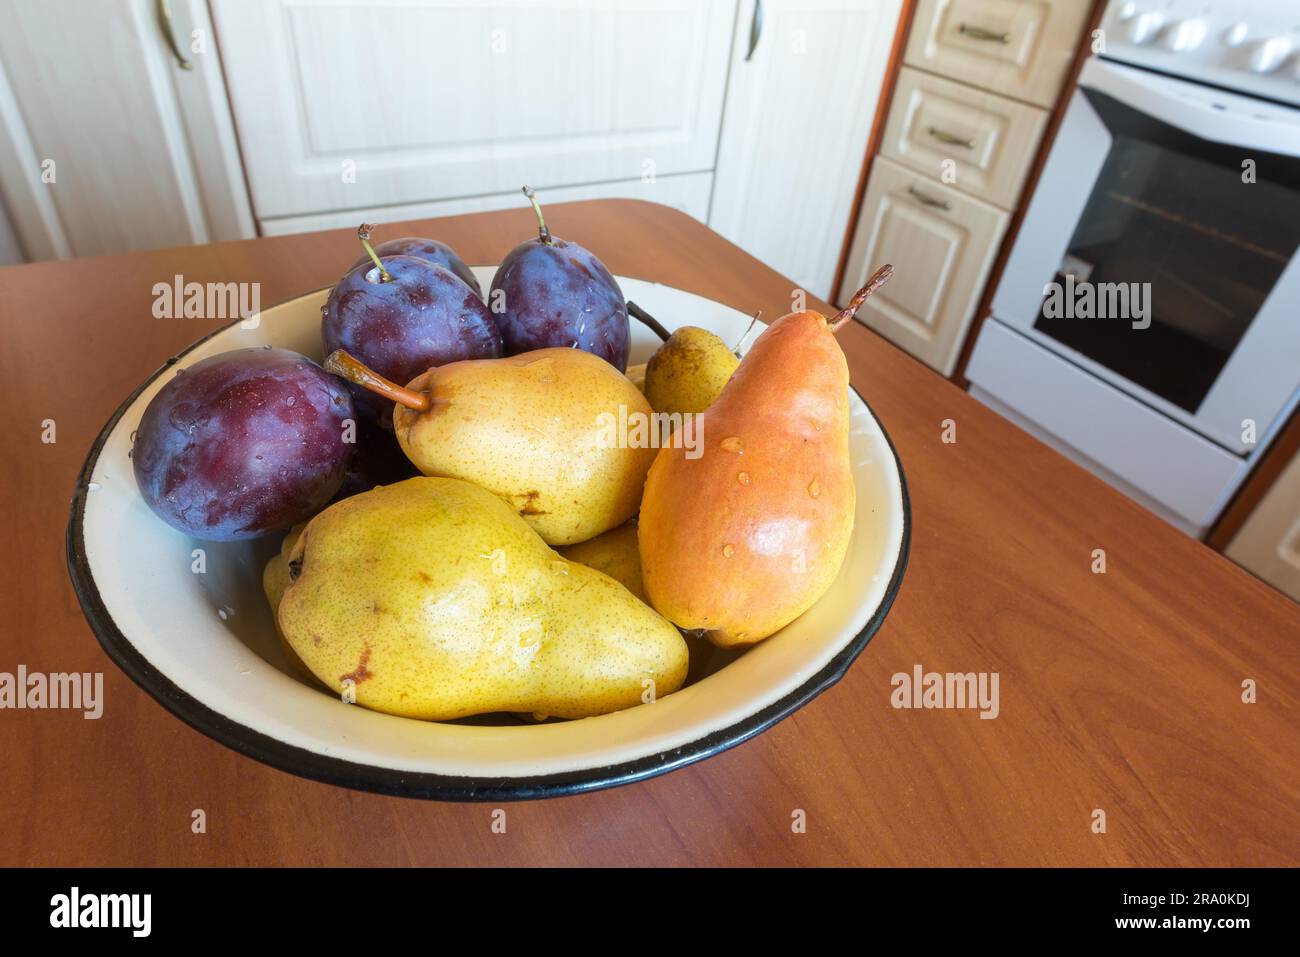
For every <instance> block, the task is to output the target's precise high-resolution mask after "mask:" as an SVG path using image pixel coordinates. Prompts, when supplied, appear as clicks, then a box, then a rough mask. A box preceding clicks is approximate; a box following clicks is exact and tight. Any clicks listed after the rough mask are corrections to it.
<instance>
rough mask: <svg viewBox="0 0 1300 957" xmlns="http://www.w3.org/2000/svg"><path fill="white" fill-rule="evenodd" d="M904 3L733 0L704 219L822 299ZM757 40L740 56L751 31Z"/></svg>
mask: <svg viewBox="0 0 1300 957" xmlns="http://www.w3.org/2000/svg"><path fill="white" fill-rule="evenodd" d="M901 8H902V0H763V3H762V15H761V29H758V30H755V29H754V28H755V26H756V24H755V0H743V2H742V3H741V4H740V10H739V13H738V24H737V29H736V38H735V45H734V47H733V49H732V52H731V79H730V82H729V84H728V87H727V112H726V118H725V120H724V121H723V126H722V139H721V142H720V143H719V147H718V166H717V171H716V174H715V176H714V188H713V203H712V206H711V208H710V212H709V225H710V226H711V227H713V229H714V230H716V231H717V232H719V233H721V234H722V235H723V236H726V237H727V238H728V239H730V240H731V241H732V242H734V243H735V244H736V245H738V246H740V247H741V248H742V249H744V250H745V251H746V252H748V253H750V254H751V255H753V256H756V257H757V258H759V259H761V260H762V261H763V262H765V263H767V264H768V265H769V266H771V267H772V268H773V269H776V270H777V271H779V272H782V273H784V274H785V275H787V276H789V277H790V278H791V279H793V280H794V281H795V282H797V283H798V284H799V286H800V287H801V288H803V289H806V290H807V291H809V292H811V293H812V294H814V295H816V296H820V297H822V298H828V297H829V296H830V295H831V292H832V290H831V283H832V282H834V280H835V266H836V264H837V261H838V259H839V255H840V248H841V245H842V244H843V241H844V231H845V229H847V228H848V222H849V216H850V214H851V213H852V212H853V195H854V192H855V191H856V190H857V185H858V175H859V173H860V172H861V171H862V160H863V156H864V154H865V153H866V148H867V138H868V136H869V135H870V133H871V124H872V120H873V119H874V117H875V115H876V109H877V106H878V103H879V100H880V90H881V85H882V82H883V79H884V73H885V67H886V66H887V64H888V62H889V51H890V48H891V46H892V45H893V41H894V34H895V32H896V31H897V29H898V20H899V15H900V11H901ZM755 34H757V43H756V45H754V48H753V52H752V54H751V52H750V44H751V39H752V38H753V37H754V36H755Z"/></svg>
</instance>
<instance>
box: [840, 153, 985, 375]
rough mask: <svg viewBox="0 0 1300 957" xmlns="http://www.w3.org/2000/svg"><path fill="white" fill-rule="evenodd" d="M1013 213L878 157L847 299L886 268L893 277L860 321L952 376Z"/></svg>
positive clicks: (852, 256)
mask: <svg viewBox="0 0 1300 957" xmlns="http://www.w3.org/2000/svg"><path fill="white" fill-rule="evenodd" d="M1009 219H1010V214H1009V213H1007V212H1006V211H1004V210H1001V209H998V208H997V207H996V206H992V205H990V204H989V203H985V202H983V201H981V200H978V199H974V198H972V197H970V196H966V195H963V194H962V193H960V192H958V191H957V190H955V189H952V188H950V187H947V186H944V185H941V184H939V183H937V182H935V181H933V180H932V179H930V178H928V177H926V176H924V175H922V174H919V173H915V172H913V171H912V170H909V169H907V168H906V167H904V166H900V165H899V164H897V163H895V162H893V161H892V160H889V159H886V158H884V157H877V158H876V160H875V161H874V163H873V164H872V167H871V174H870V177H869V179H868V180H867V191H866V196H865V197H864V198H863V202H862V213H861V215H860V216H859V218H858V226H857V231H856V233H855V235H854V239H853V246H852V248H851V250H850V252H849V258H848V263H849V266H848V268H847V269H846V271H845V275H844V280H843V282H842V283H841V285H840V290H839V297H838V299H839V301H840V302H846V301H847V300H848V299H849V298H850V297H851V296H852V295H853V291H854V290H855V289H857V288H858V287H860V286H861V285H862V284H863V283H865V282H866V280H867V278H868V277H869V276H870V275H871V273H872V271H873V270H874V269H875V268H876V267H877V266H879V265H880V264H881V263H887V262H889V263H894V264H895V265H896V266H897V267H898V269H897V271H896V272H895V274H894V278H893V279H891V280H890V281H889V283H888V284H887V285H885V286H884V287H883V288H881V289H880V290H879V291H877V292H876V294H875V295H874V296H872V297H871V298H870V299H868V300H867V301H866V303H865V304H864V305H863V307H862V308H861V309H860V310H859V312H858V318H859V319H860V320H861V321H862V322H865V323H866V324H867V325H868V326H870V327H871V328H872V329H875V330H876V331H877V332H879V333H880V334H881V335H883V336H885V337H886V338H887V339H889V340H891V341H892V342H894V343H895V344H896V345H899V346H901V347H902V348H904V349H906V350H907V351H908V352H910V353H911V354H912V355H914V356H915V357H916V358H918V359H920V360H921V361H922V362H925V363H926V364H927V365H929V366H931V367H932V368H934V369H935V370H937V371H938V372H940V373H942V374H943V375H951V374H952V371H953V367H954V366H955V365H956V362H957V354H958V352H959V350H960V349H961V345H962V340H963V337H964V335H965V333H966V329H967V327H968V326H969V324H970V320H971V318H972V316H973V315H974V310H975V305H976V300H977V299H978V297H979V294H980V291H981V290H982V289H983V286H984V281H985V280H986V279H987V278H988V273H989V269H990V268H991V267H992V264H993V258H994V256H995V255H996V253H997V250H998V244H999V243H1000V242H1001V241H1002V236H1003V234H1004V233H1005V232H1006V228H1007V222H1008V220H1009Z"/></svg>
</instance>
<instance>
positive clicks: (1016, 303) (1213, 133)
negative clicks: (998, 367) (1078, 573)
mask: <svg viewBox="0 0 1300 957" xmlns="http://www.w3.org/2000/svg"><path fill="white" fill-rule="evenodd" d="M1298 244H1300V111H1297V110H1294V109H1290V108H1288V107H1282V106H1275V105H1272V104H1267V103H1263V102H1260V101H1257V100H1253V99H1249V98H1246V97H1242V96H1237V95H1234V94H1229V93H1223V92H1219V91H1217V90H1212V89H1209V88H1207V87H1201V86H1197V85H1195V84H1191V83H1187V82H1184V81H1181V80H1175V79H1171V78H1169V77H1165V76H1161V75H1158V74H1153V73H1148V72H1146V71H1143V70H1137V69H1133V68H1131V67H1123V66H1119V65H1117V64H1114V63H1110V62H1107V61H1104V60H1098V59H1096V58H1094V59H1092V60H1089V61H1088V62H1087V63H1086V64H1085V65H1084V69H1083V71H1082V73H1081V74H1080V77H1079V88H1078V89H1077V90H1075V92H1074V95H1073V97H1072V99H1071V101H1070V104H1069V107H1068V108H1067V111H1066V115H1065V119H1064V121H1063V122H1062V125H1061V129H1060V132H1059V134H1058V136H1057V138H1056V140H1055V141H1054V143H1053V145H1052V149H1051V153H1050V154H1049V156H1048V160H1047V164H1046V165H1045V167H1044V169H1043V175H1042V177H1041V179H1040V180H1039V183H1038V186H1037V189H1036V190H1035V192H1034V196H1033V199H1032V200H1031V202H1030V203H1029V207H1028V210H1027V213H1026V215H1025V220H1024V223H1023V224H1022V226H1021V228H1020V231H1019V233H1018V234H1017V237H1016V241H1015V245H1014V247H1013V250H1012V253H1011V256H1010V258H1009V259H1008V262H1007V267H1006V270H1005V271H1004V273H1003V276H1002V280H1001V282H1000V284H999V286H998V290H997V293H996V295H995V296H994V300H993V314H994V315H995V316H997V318H999V319H1001V320H1002V321H1003V322H1005V323H1006V324H1007V325H1010V326H1012V327H1013V328H1015V329H1017V330H1018V331H1020V332H1022V333H1024V334H1025V335H1027V336H1029V337H1031V338H1033V339H1034V340H1035V341H1037V342H1039V343H1041V344H1042V345H1044V346H1046V347H1047V348H1049V349H1051V350H1052V351H1054V352H1056V353H1057V354H1058V355H1060V356H1062V357H1063V358H1065V359H1067V360H1068V361H1070V362H1072V363H1074V364H1075V365H1077V366H1079V367H1081V368H1083V369H1085V370H1087V371H1089V372H1091V373H1093V374H1095V375H1097V376H1099V377H1101V378H1103V379H1105V380H1106V381H1107V382H1109V383H1111V384H1112V385H1114V386H1115V387H1117V388H1119V389H1121V390H1123V391H1124V392H1126V393H1128V394H1129V395H1131V396H1133V397H1134V398H1137V399H1139V400H1140V401H1142V402H1144V403H1145V404H1147V405H1148V406H1150V407H1152V408H1154V409H1156V410H1158V411H1160V412H1162V413H1164V414H1165V415H1167V416H1169V417H1171V418H1173V419H1175V420H1177V421H1179V422H1181V423H1183V424H1185V425H1187V426H1188V427H1189V428H1191V429H1193V430H1195V431H1196V432H1198V433H1200V434H1201V435H1203V436H1205V437H1206V438H1208V439H1210V440H1211V441H1213V442H1215V443H1216V444H1218V445H1220V446H1222V447H1223V448H1226V449H1228V450H1230V451H1232V452H1234V453H1236V454H1238V455H1248V454H1249V453H1250V452H1251V451H1252V450H1253V449H1254V448H1255V442H1257V441H1258V440H1259V439H1262V438H1263V437H1264V435H1265V433H1266V432H1267V430H1268V427H1269V425H1270V424H1271V423H1273V422H1274V420H1275V419H1276V418H1277V417H1278V416H1279V415H1280V414H1281V413H1282V412H1283V411H1284V410H1285V409H1286V408H1288V407H1289V403H1290V400H1291V397H1292V396H1293V395H1294V394H1295V392H1296V389H1297V387H1298V386H1300V257H1297V255H1296V248H1297V245H1298ZM1088 287H1091V290H1089V289H1088ZM1250 422H1253V423H1254V427H1253V430H1252V428H1251V427H1250V426H1249V423H1250Z"/></svg>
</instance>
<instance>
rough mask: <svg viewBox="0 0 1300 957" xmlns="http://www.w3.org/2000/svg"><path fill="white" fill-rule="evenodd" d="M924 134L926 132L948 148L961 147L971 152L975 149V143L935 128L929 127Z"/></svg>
mask: <svg viewBox="0 0 1300 957" xmlns="http://www.w3.org/2000/svg"><path fill="white" fill-rule="evenodd" d="M926 132H928V133H929V134H930V135H931V136H933V137H934V138H935V139H936V140H938V141H939V142H940V143H947V144H948V145H949V146H961V147H965V148H966V149H968V150H973V149H974V148H975V141H974V140H973V139H969V140H968V139H966V138H965V137H961V136H956V135H954V134H952V133H946V132H944V131H943V130H941V129H939V128H938V127H935V126H932V127H930V129H929V130H927V131H926Z"/></svg>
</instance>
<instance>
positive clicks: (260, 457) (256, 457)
mask: <svg viewBox="0 0 1300 957" xmlns="http://www.w3.org/2000/svg"><path fill="white" fill-rule="evenodd" d="M253 458H255V459H257V461H259V462H260V461H262V456H260V455H254V456H253Z"/></svg>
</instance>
